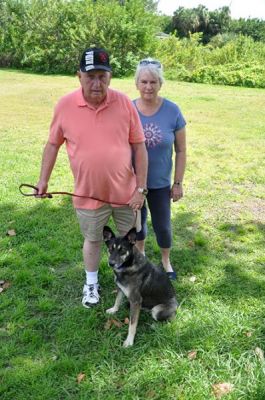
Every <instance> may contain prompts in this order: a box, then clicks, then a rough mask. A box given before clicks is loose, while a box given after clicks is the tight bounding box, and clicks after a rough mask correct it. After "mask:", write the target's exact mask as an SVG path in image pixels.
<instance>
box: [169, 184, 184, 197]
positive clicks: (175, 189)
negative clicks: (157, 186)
mask: <svg viewBox="0 0 265 400" xmlns="http://www.w3.org/2000/svg"><path fill="white" fill-rule="evenodd" d="M181 197H183V187H182V183H181V182H178V183H173V185H172V188H171V198H172V200H173V201H178V200H180V199H181Z"/></svg>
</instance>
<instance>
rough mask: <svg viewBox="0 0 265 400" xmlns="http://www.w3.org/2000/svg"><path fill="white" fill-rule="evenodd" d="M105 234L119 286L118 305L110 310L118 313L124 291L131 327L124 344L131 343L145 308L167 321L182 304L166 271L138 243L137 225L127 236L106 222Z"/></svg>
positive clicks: (111, 263)
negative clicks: (120, 233) (144, 252)
mask: <svg viewBox="0 0 265 400" xmlns="http://www.w3.org/2000/svg"><path fill="white" fill-rule="evenodd" d="M103 238H104V241H105V243H106V245H107V247H108V250H109V265H110V266H111V267H112V268H113V271H114V274H115V282H116V285H117V287H118V292H117V297H116V300H115V303H114V306H113V307H112V308H110V309H108V310H107V311H106V312H107V313H108V314H114V313H116V312H117V311H118V310H119V307H120V305H121V302H122V298H123V296H124V295H125V296H126V297H127V299H128V300H129V303H130V322H129V331H128V335H127V338H126V340H125V342H124V343H123V346H124V347H129V346H132V345H133V343H134V337H135V334H136V328H137V324H138V319H139V314H140V309H141V308H143V309H147V310H149V311H151V314H152V317H153V318H154V319H155V320H156V321H165V320H168V319H172V318H174V316H175V313H176V309H177V307H178V304H177V301H176V297H175V292H174V289H173V286H172V285H171V282H170V280H169V278H168V276H167V274H166V272H165V271H164V270H162V269H161V268H159V267H155V266H154V265H153V264H152V263H151V262H150V261H148V259H147V258H146V257H145V256H144V255H143V254H142V253H140V251H139V250H138V249H137V248H136V247H135V246H134V245H135V243H136V229H135V228H132V229H131V230H130V231H129V232H128V233H127V234H126V235H125V236H124V237H115V235H114V233H113V232H112V230H111V229H110V228H109V227H108V226H105V227H104V229H103Z"/></svg>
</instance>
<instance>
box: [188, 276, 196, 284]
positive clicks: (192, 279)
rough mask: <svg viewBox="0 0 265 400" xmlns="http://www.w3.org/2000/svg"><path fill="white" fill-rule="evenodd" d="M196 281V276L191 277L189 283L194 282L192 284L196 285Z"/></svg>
mask: <svg viewBox="0 0 265 400" xmlns="http://www.w3.org/2000/svg"><path fill="white" fill-rule="evenodd" d="M196 279H197V278H196V276H191V277H190V279H189V281H190V282H192V283H194V282H195V281H196Z"/></svg>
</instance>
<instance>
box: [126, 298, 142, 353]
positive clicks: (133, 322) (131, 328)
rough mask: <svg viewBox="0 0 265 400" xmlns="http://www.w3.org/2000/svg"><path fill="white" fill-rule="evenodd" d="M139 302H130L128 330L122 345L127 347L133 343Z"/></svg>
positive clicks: (138, 313) (139, 306)
mask: <svg viewBox="0 0 265 400" xmlns="http://www.w3.org/2000/svg"><path fill="white" fill-rule="evenodd" d="M140 308H141V304H140V302H134V303H133V302H130V323H129V331H128V336H127V338H126V340H125V341H124V343H123V347H129V346H132V345H133V342H134V337H135V334H136V329H137V325H138V320H139V315H140Z"/></svg>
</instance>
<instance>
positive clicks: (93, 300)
mask: <svg viewBox="0 0 265 400" xmlns="http://www.w3.org/2000/svg"><path fill="white" fill-rule="evenodd" d="M98 290H99V284H98V283H92V284H91V285H87V284H85V285H84V288H83V299H82V304H83V306H84V307H86V308H90V307H94V306H96V305H97V304H98V303H99V294H98Z"/></svg>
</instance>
